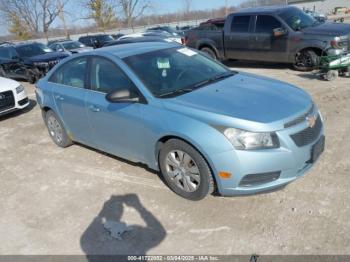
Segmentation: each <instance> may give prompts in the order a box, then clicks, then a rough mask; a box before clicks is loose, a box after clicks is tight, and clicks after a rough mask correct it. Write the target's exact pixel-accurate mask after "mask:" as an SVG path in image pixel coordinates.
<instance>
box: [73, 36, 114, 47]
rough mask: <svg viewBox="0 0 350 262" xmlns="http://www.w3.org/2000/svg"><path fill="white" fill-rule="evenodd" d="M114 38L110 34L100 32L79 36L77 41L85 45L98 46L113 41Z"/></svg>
mask: <svg viewBox="0 0 350 262" xmlns="http://www.w3.org/2000/svg"><path fill="white" fill-rule="evenodd" d="M113 40H114V38H113V37H112V36H111V35H107V34H101V35H87V36H82V37H80V38H79V40H78V41H79V42H80V43H83V44H84V45H86V46H90V47H93V48H100V47H102V46H104V45H105V44H106V43H108V42H111V41H113Z"/></svg>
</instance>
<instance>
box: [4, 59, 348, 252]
mask: <svg viewBox="0 0 350 262" xmlns="http://www.w3.org/2000/svg"><path fill="white" fill-rule="evenodd" d="M228 65H229V66H230V67H232V68H234V69H237V70H241V71H247V72H251V73H256V74H261V75H265V76H269V77H272V78H276V79H280V80H283V81H286V82H289V83H292V84H295V85H298V86H300V87H302V88H303V89H305V90H307V91H308V92H310V93H311V95H312V96H313V98H314V100H315V102H316V103H317V104H318V106H319V108H320V110H321V112H322V114H323V116H324V119H325V128H326V135H327V148H326V151H325V153H324V154H323V156H322V157H321V159H320V161H319V162H318V163H317V165H316V166H315V167H314V168H313V169H312V170H311V171H310V172H309V173H308V174H307V175H306V176H305V177H303V178H301V179H300V180H298V181H296V182H294V183H292V184H290V185H289V186H287V187H286V188H284V189H282V190H279V191H275V192H272V193H268V194H260V195H254V196H247V197H232V198H221V197H208V198H206V199H205V200H203V201H201V202H196V203H193V202H189V201H186V200H184V199H181V198H180V197H178V196H176V195H175V194H174V193H172V192H171V191H170V190H169V189H168V188H167V187H166V186H165V185H164V184H163V183H162V181H161V180H160V179H159V177H158V175H157V174H156V173H154V172H152V171H150V170H148V169H147V168H145V167H143V166H139V165H135V164H132V163H129V162H127V161H124V160H122V159H119V158H115V157H112V156H108V155H106V154H103V153H101V152H98V151H95V150H92V149H90V148H87V147H83V146H81V145H73V146H72V147H70V148H67V149H61V148H58V147H57V146H55V145H54V144H53V142H51V140H50V138H49V136H48V134H47V131H46V128H45V126H44V124H43V121H42V118H41V113H40V109H39V107H38V106H37V105H35V96H34V87H33V86H31V85H29V84H27V83H24V85H25V87H26V89H27V91H28V93H29V94H30V98H31V99H32V106H31V108H29V109H28V110H27V111H26V112H18V113H14V114H11V115H9V116H7V117H2V118H1V119H0V154H1V160H0V184H1V187H0V198H1V199H2V201H1V202H0V213H1V215H0V241H1V243H2V244H1V245H0V254H42V255H43V254H86V253H88V254H101V253H103V254H128V253H133V254H134V253H138V254H213V255H214V254H253V253H258V254H350V225H349V217H350V208H349V200H350V198H349V188H350V180H349V177H348V176H349V175H350V174H349V171H350V161H349V155H348V152H350V139H349V138H348V137H347V136H348V135H349V133H350V121H349V116H350V78H339V79H338V80H336V81H334V82H325V81H321V80H319V79H318V78H317V76H316V75H314V74H313V73H301V72H296V71H293V70H291V69H289V68H288V67H286V66H284V65H275V66H272V65H268V64H266V65H261V64H260V63H259V65H258V64H256V63H239V62H236V63H233V62H230V63H228ZM103 217H105V218H107V219H113V220H115V221H122V222H125V223H127V224H128V225H133V228H132V231H130V232H128V233H126V234H125V235H124V240H122V241H118V240H114V239H112V238H111V237H110V236H109V235H108V234H107V232H106V231H105V230H104V229H103V225H102V223H103Z"/></svg>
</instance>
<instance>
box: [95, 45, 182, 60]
mask: <svg viewBox="0 0 350 262" xmlns="http://www.w3.org/2000/svg"><path fill="white" fill-rule="evenodd" d="M172 47H179V44H177V43H168V42H141V43H131V44H123V45H117V46H108V47H103V48H100V49H96V50H95V54H98V53H101V54H105V55H106V54H107V55H108V54H112V55H114V56H117V57H119V58H121V59H123V58H125V57H128V56H134V55H140V54H144V53H149V52H153V51H157V50H163V49H168V48H172Z"/></svg>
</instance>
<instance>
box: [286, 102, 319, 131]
mask: <svg viewBox="0 0 350 262" xmlns="http://www.w3.org/2000/svg"><path fill="white" fill-rule="evenodd" d="M314 111H315V106H314V104H312V106H311V108H310V109H309V110H308V111H307V112H306V113H305V114H303V115H301V116H299V117H297V118H296V119H293V120H292V121H290V122H288V123H286V124H284V128H289V127H292V126H296V125H298V124H300V123H302V122H304V121H305V120H306V117H307V116H309V115H311V114H312V113H313V112H314Z"/></svg>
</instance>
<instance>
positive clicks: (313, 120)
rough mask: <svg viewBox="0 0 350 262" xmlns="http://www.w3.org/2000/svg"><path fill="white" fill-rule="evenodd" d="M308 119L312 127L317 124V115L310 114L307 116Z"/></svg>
mask: <svg viewBox="0 0 350 262" xmlns="http://www.w3.org/2000/svg"><path fill="white" fill-rule="evenodd" d="M306 121H307V122H308V124H309V127H310V128H313V127H314V126H315V125H316V117H315V116H308V117H307V118H306Z"/></svg>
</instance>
